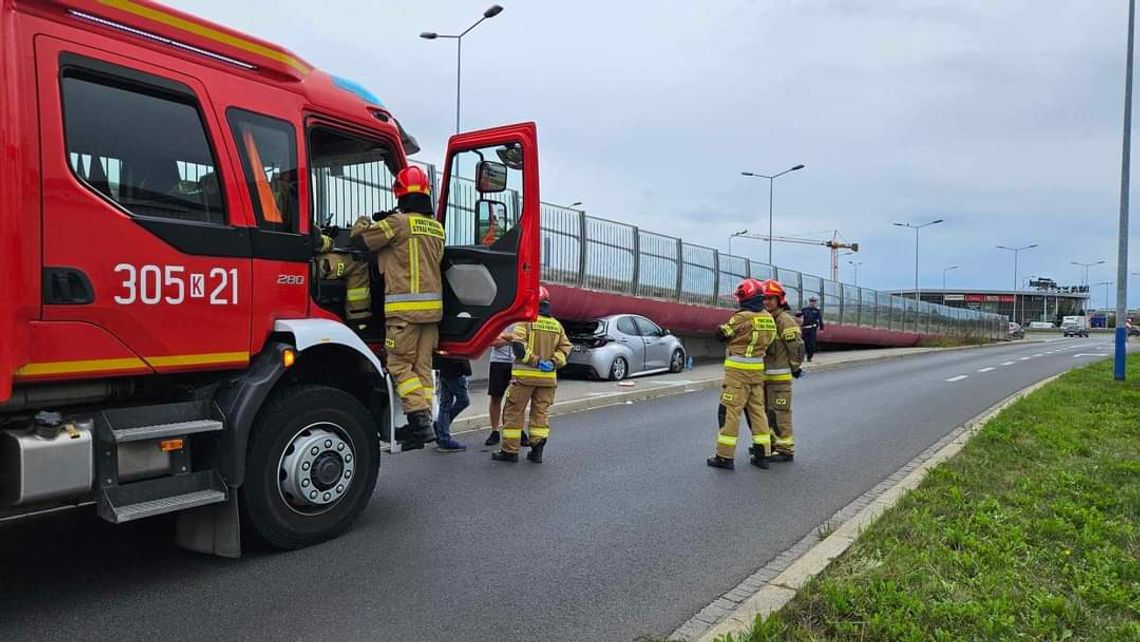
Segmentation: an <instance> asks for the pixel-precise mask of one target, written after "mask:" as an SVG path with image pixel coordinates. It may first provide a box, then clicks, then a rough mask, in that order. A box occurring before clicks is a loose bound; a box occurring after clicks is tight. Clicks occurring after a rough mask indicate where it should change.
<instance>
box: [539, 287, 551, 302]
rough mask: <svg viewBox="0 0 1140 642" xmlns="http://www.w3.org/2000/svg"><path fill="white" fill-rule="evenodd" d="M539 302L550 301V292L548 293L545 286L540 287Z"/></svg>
mask: <svg viewBox="0 0 1140 642" xmlns="http://www.w3.org/2000/svg"><path fill="white" fill-rule="evenodd" d="M538 300H539V301H549V300H550V292H549V291H547V289H546V286H545V285H540V286H538Z"/></svg>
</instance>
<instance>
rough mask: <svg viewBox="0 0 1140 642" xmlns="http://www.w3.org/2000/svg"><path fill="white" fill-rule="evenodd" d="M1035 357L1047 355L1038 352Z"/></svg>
mask: <svg viewBox="0 0 1140 642" xmlns="http://www.w3.org/2000/svg"><path fill="white" fill-rule="evenodd" d="M1033 356H1035V357H1044V356H1045V355H1044V354H1042V353H1040V352H1038V353H1037V354H1035V355H1033Z"/></svg>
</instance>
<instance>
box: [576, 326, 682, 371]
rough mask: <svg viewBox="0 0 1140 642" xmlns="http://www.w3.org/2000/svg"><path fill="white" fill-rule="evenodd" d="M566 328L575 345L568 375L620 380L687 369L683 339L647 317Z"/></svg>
mask: <svg viewBox="0 0 1140 642" xmlns="http://www.w3.org/2000/svg"><path fill="white" fill-rule="evenodd" d="M563 325H564V326H565V328H566V334H567V335H569V337H570V342H571V343H573V344H574V351H573V352H571V353H570V361H569V363H567V364H566V368H565V370H566V371H567V372H568V373H571V374H573V373H577V374H584V375H586V376H589V377H595V378H598V379H609V380H611V381H620V380H622V379H625V378H626V377H630V376H635V375H643V374H653V373H657V372H680V371H681V370H683V369H684V368H685V347H684V346H683V345H681V341H680V339H678V338H677V337H675V336H673V335H672V334H670V333H669V331H667V330H662V329H661V327H660V326H658V325H657V324H656V323H654V322H652V321H650V320H649V319H646V318H645V317H642V316H638V315H636V314H614V315H611V316H608V317H602V318H601V319H596V320H593V321H567V322H565V323H564V324H563Z"/></svg>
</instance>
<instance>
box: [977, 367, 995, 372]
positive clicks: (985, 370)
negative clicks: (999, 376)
mask: <svg viewBox="0 0 1140 642" xmlns="http://www.w3.org/2000/svg"><path fill="white" fill-rule="evenodd" d="M990 370H997V368H982V369H981V370H979V371H978V372H989V371H990Z"/></svg>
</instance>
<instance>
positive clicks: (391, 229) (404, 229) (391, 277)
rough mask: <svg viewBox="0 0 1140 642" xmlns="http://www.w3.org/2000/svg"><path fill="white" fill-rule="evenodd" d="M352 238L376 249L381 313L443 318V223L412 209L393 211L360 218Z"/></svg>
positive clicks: (419, 318)
mask: <svg viewBox="0 0 1140 642" xmlns="http://www.w3.org/2000/svg"><path fill="white" fill-rule="evenodd" d="M352 239H353V242H354V243H356V244H361V243H363V245H364V246H365V247H367V248H368V250H369V251H371V252H376V253H377V254H378V260H379V262H380V270H381V271H382V272H383V273H384V316H385V317H386V318H388V319H402V320H404V321H407V322H409V323H438V322H439V320H440V319H442V318H443V277H442V275H441V273H440V261H441V260H442V259H443V226H442V225H440V224H439V223H438V222H437V221H436V220H435V219H432V218H429V217H427V216H423V215H420V214H415V213H408V212H399V211H398V212H396V213H394V214H391V215H389V216H387V217H385V218H384V219H382V220H380V221H376V222H375V223H374V222H372V221H371V220H369V219H367V218H363V217H362V218H360V219H359V220H357V221H356V224H355V225H353V226H352Z"/></svg>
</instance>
